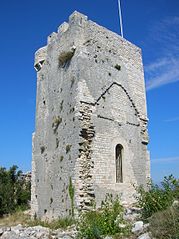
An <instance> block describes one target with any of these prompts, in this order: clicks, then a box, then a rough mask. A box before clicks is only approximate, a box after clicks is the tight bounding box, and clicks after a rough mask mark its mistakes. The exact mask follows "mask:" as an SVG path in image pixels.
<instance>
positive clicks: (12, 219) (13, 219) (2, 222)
mask: <svg viewBox="0 0 179 239" xmlns="http://www.w3.org/2000/svg"><path fill="white" fill-rule="evenodd" d="M18 224H21V225H23V226H30V227H33V226H39V225H40V226H43V227H48V228H50V229H58V228H63V229H66V228H67V227H68V226H71V225H73V224H75V221H74V219H72V218H63V219H58V220H53V221H52V222H47V221H40V220H32V219H31V217H30V215H29V213H26V212H23V211H17V212H15V213H13V214H12V215H9V216H6V217H3V218H0V227H3V226H8V227H10V226H16V225H18Z"/></svg>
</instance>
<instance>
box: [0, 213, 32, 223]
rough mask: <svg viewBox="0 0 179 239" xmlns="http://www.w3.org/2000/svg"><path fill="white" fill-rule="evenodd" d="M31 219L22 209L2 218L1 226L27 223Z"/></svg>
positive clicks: (0, 219) (0, 220)
mask: <svg viewBox="0 0 179 239" xmlns="http://www.w3.org/2000/svg"><path fill="white" fill-rule="evenodd" d="M30 221H31V219H30V216H29V215H28V214H26V213H24V212H22V211H17V212H15V213H13V214H11V215H8V216H4V217H2V218H0V226H16V225H18V224H22V225H27V224H28V223H29V222H30Z"/></svg>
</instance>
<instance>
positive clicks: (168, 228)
mask: <svg viewBox="0 0 179 239" xmlns="http://www.w3.org/2000/svg"><path fill="white" fill-rule="evenodd" d="M149 222H150V228H149V230H150V231H151V233H152V235H153V237H154V238H156V239H178V238H179V205H178V206H176V207H169V208H167V209H166V210H164V211H161V212H157V213H155V214H154V215H153V216H152V217H151V218H150V220H149Z"/></svg>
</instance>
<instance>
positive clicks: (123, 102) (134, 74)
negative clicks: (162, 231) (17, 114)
mask: <svg viewBox="0 0 179 239" xmlns="http://www.w3.org/2000/svg"><path fill="white" fill-rule="evenodd" d="M34 65H35V69H36V70H37V102H36V128H35V133H34V134H33V161H32V215H33V216H36V217H38V218H42V219H53V218H57V217H59V216H60V217H65V216H68V215H70V214H71V213H72V208H71V205H72V202H71V198H70V195H69V183H70V181H71V182H72V185H71V186H73V187H74V189H75V198H74V205H75V208H77V209H78V210H89V209H90V208H91V206H92V205H94V203H96V204H97V206H99V205H100V203H101V200H103V199H104V197H105V194H106V193H113V194H120V195H121V197H122V200H123V201H127V202H132V200H133V193H134V188H133V186H132V184H144V185H145V183H146V179H147V177H148V176H149V175H150V169H149V154H148V151H147V146H146V145H147V143H148V133H147V121H148V120H147V112H146V98H145V88H144V78H143V65H142V60H141V51H140V49H139V48H138V47H136V46H135V45H133V44H131V43H130V42H128V41H126V40H125V39H123V38H121V37H120V36H118V35H117V34H115V33H113V32H111V31H109V30H107V29H105V28H103V27H101V26H99V25H97V24H96V23H94V22H91V21H88V20H87V17H86V16H84V15H82V14H80V13H77V12H74V13H73V14H72V15H71V16H70V18H69V23H63V24H62V25H61V26H60V27H59V29H58V33H52V34H51V35H50V36H49V37H48V42H47V46H46V47H43V48H40V49H39V50H38V51H37V52H36V55H35V64H34ZM117 144H121V145H122V147H123V157H122V163H123V168H122V170H123V178H124V180H123V183H116V173H115V172H116V165H115V147H116V145H117ZM76 213H77V211H76Z"/></svg>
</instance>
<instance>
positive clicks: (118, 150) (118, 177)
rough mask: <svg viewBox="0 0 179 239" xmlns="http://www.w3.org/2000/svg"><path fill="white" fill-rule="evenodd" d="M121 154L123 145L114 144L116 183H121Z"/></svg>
mask: <svg viewBox="0 0 179 239" xmlns="http://www.w3.org/2000/svg"><path fill="white" fill-rule="evenodd" d="M122 155H123V147H122V145H121V144H117V145H116V155H115V156H116V183H123V172H122V171H123V170H122V160H123V158H122Z"/></svg>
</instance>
